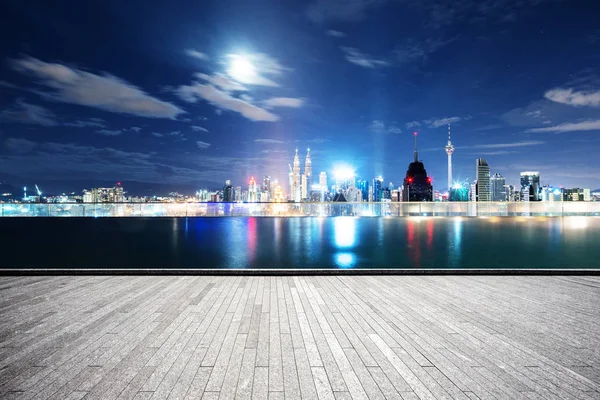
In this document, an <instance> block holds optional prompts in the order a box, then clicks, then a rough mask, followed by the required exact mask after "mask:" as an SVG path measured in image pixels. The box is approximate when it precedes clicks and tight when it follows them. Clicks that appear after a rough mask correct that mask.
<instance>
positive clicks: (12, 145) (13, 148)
mask: <svg viewBox="0 0 600 400" xmlns="http://www.w3.org/2000/svg"><path fill="white" fill-rule="evenodd" d="M4 146H5V147H6V148H7V149H8V150H9V151H10V152H11V153H15V154H25V153H29V152H30V151H31V150H33V148H34V147H35V146H36V143H35V142H32V141H31V140H27V139H17V138H7V139H6V140H5V141H4Z"/></svg>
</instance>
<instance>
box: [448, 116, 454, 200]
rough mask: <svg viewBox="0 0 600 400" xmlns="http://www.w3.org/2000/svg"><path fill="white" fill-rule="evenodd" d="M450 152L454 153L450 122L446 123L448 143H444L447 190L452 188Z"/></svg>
mask: <svg viewBox="0 0 600 400" xmlns="http://www.w3.org/2000/svg"><path fill="white" fill-rule="evenodd" d="M452 153H454V146H453V145H452V142H451V141H450V124H448V144H447V145H446V154H448V190H450V188H452Z"/></svg>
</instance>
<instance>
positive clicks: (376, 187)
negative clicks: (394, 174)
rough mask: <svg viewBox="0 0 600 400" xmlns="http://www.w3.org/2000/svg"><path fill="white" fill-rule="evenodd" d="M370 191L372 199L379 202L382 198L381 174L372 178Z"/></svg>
mask: <svg viewBox="0 0 600 400" xmlns="http://www.w3.org/2000/svg"><path fill="white" fill-rule="evenodd" d="M372 193H373V195H372V196H373V197H372V198H373V201H375V202H379V201H381V200H382V199H383V178H382V177H381V176H378V177H377V178H375V179H373V186H372Z"/></svg>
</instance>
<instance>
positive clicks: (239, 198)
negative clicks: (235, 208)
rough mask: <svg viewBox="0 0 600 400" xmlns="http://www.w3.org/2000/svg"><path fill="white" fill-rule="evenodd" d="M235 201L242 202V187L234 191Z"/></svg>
mask: <svg viewBox="0 0 600 400" xmlns="http://www.w3.org/2000/svg"><path fill="white" fill-rule="evenodd" d="M233 201H242V187H241V186H236V187H235V189H234V190H233Z"/></svg>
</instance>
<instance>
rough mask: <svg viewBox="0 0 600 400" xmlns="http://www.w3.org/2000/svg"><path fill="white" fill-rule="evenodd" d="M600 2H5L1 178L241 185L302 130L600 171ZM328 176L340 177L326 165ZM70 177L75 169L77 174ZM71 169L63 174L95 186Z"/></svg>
mask: <svg viewBox="0 0 600 400" xmlns="http://www.w3.org/2000/svg"><path fill="white" fill-rule="evenodd" d="M599 15H600V3H598V2H596V1H577V0H572V1H566V0H565V1H560V0H453V1H448V0H388V1H386V0H354V1H353V0H312V1H297V2H293V1H275V0H273V1H260V0H257V1H254V0H218V1H212V0H195V1H183V0H175V1H150V2H149V1H138V0H127V1H122V0H114V1H112V0H99V1H93V0H87V1H59V0H54V1H48V0H43V1H33V0H31V1H26V0H6V1H3V2H2V4H1V5H0V33H1V34H0V179H1V180H4V181H7V180H8V181H11V180H12V181H18V182H9V183H14V184H17V183H19V184H21V183H23V182H30V184H33V183H35V182H36V181H40V182H42V181H44V182H48V181H53V180H56V181H69V180H72V181H77V182H81V181H90V185H88V186H92V185H93V184H92V182H94V181H115V182H116V181H125V182H126V181H137V182H156V183H169V184H175V185H187V186H191V187H197V188H202V187H209V188H218V187H221V186H222V185H223V183H224V181H225V180H226V179H231V180H232V181H233V184H234V185H235V186H237V185H241V186H246V182H247V181H248V178H249V177H250V176H252V175H253V176H255V177H262V175H264V174H268V175H271V176H272V177H274V178H279V179H280V181H281V182H282V183H283V187H284V189H285V191H286V192H287V190H288V187H287V173H288V164H289V163H291V162H292V159H293V155H294V150H295V149H296V148H298V149H299V151H300V154H301V157H302V160H303V158H304V155H305V153H306V148H307V147H310V148H311V154H312V160H313V171H314V174H315V175H318V173H319V172H320V171H326V172H327V173H328V174H329V175H330V176H331V174H332V171H333V170H334V168H336V167H337V166H339V165H347V166H351V167H353V168H355V169H356V172H357V174H358V175H359V176H360V177H363V178H366V179H372V178H373V177H374V176H376V175H383V177H384V179H385V182H386V183H387V182H390V181H391V182H393V183H394V185H395V186H397V185H399V184H400V183H401V179H402V178H403V177H404V174H405V173H406V169H407V166H408V164H409V163H410V162H411V161H412V157H413V154H412V153H413V135H412V133H413V131H415V130H417V131H418V132H419V158H420V159H422V160H423V162H424V163H425V167H426V169H427V171H428V173H429V175H431V176H432V177H433V183H434V188H436V189H445V187H446V186H447V185H446V176H447V175H446V174H447V169H446V162H447V157H446V154H445V152H444V146H445V145H446V141H447V124H448V123H451V124H452V125H451V126H452V142H453V144H454V146H455V147H456V151H455V153H454V158H453V160H454V165H455V167H454V177H455V180H457V179H458V180H466V179H468V180H469V181H472V180H473V179H474V178H475V160H476V158H478V157H483V158H485V159H486V160H487V161H488V163H489V165H490V168H491V172H492V173H496V172H498V173H500V174H502V175H504V176H505V177H506V178H507V183H512V184H516V183H518V177H519V173H520V172H521V171H526V170H536V171H539V172H540V176H541V180H542V184H551V185H556V186H559V185H562V186H566V187H587V188H592V189H595V188H598V187H600V156H599V154H600V152H599V150H600V68H599V66H600V25H599V24H598V16H599ZM331 183H332V182H330V184H331ZM63 185H64V184H63ZM83 188H84V187H79V188H66V187H65V188H64V189H65V190H66V189H79V190H81V189H83Z"/></svg>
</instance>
